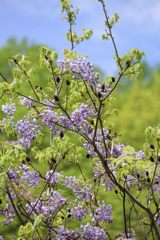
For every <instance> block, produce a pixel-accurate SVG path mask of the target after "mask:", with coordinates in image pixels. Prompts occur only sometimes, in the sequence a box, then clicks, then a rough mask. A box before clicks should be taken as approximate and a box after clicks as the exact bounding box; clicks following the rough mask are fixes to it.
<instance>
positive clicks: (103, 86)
mask: <svg viewBox="0 0 160 240" xmlns="http://www.w3.org/2000/svg"><path fill="white" fill-rule="evenodd" d="M101 88H102V91H103V92H104V89H105V85H104V84H102V86H101Z"/></svg>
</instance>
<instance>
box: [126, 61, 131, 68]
mask: <svg viewBox="0 0 160 240" xmlns="http://www.w3.org/2000/svg"><path fill="white" fill-rule="evenodd" d="M130 65H131V62H130V61H129V60H128V61H127V62H126V67H127V68H128V67H130Z"/></svg>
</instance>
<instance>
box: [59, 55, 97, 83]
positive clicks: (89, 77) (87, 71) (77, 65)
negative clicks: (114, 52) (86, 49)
mask: <svg viewBox="0 0 160 240" xmlns="http://www.w3.org/2000/svg"><path fill="white" fill-rule="evenodd" d="M92 66H93V65H92V63H90V62H89V61H86V58H85V57H81V58H73V59H64V60H60V61H57V67H58V68H59V69H60V70H61V71H62V72H63V73H70V74H72V75H73V78H77V79H80V78H81V79H82V80H83V81H86V82H87V83H88V84H89V85H90V86H91V87H93V86H94V85H95V84H96V83H98V79H99V78H98V77H97V75H96V74H95V73H94V69H93V68H92Z"/></svg>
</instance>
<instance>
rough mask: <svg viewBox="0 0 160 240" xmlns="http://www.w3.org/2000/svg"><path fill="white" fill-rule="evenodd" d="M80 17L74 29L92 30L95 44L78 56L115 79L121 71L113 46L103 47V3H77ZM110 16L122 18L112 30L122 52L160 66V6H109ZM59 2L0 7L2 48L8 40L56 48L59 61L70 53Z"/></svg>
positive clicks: (144, 1) (120, 2)
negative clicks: (134, 52)
mask: <svg viewBox="0 0 160 240" xmlns="http://www.w3.org/2000/svg"><path fill="white" fill-rule="evenodd" d="M71 2H72V4H73V5H74V6H75V7H76V6H78V7H79V9H80V12H79V14H78V16H77V24H76V26H74V29H75V30H77V32H78V34H79V35H80V29H81V28H86V29H90V28H93V31H94V34H93V36H92V38H91V40H89V41H86V42H83V43H81V44H80V45H79V46H77V48H76V49H75V50H76V51H77V52H79V53H81V55H83V54H88V55H89V60H90V61H91V62H92V63H93V64H94V65H96V66H99V67H100V68H101V69H102V70H103V71H104V73H105V74H106V75H112V74H114V72H115V70H116V65H115V62H114V60H113V54H114V49H113V45H112V42H111V41H102V40H101V35H102V34H103V33H104V28H105V26H104V20H105V17H104V13H103V10H102V6H101V3H100V2H98V0H94V1H92V0H72V1H71ZM105 4H106V8H107V10H108V15H109V16H110V17H111V16H112V14H113V13H115V12H116V13H118V14H119V16H120V19H119V22H118V23H117V24H116V26H115V28H114V29H113V36H114V38H115V42H116V45H117V49H118V51H119V55H120V56H122V55H124V54H125V53H126V52H127V51H128V50H130V49H133V48H135V47H136V48H138V49H139V50H143V51H144V52H145V53H146V57H145V59H146V60H147V61H148V63H149V64H150V65H151V66H154V65H155V64H156V63H159V62H160V46H159V44H160V1H159V0H154V1H150V0H132V1H127V0H105ZM62 16H63V14H62V13H61V4H60V2H59V0H27V1H24V0H23V1H22V0H16V1H15V0H5V1H1V13H0V22H1V27H0V32H1V34H0V47H2V46H4V45H5V44H6V42H7V39H8V38H10V37H13V36H14V37H16V38H17V40H18V41H20V40H21V39H22V38H23V37H27V38H28V40H29V42H35V43H36V44H45V45H47V46H49V47H51V48H53V47H55V48H56V50H57V51H58V52H59V59H61V58H62V56H63V49H64V48H68V49H70V43H69V42H67V40H66V39H65V34H66V31H68V29H69V25H68V23H67V22H66V21H65V20H63V21H61V19H62Z"/></svg>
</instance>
